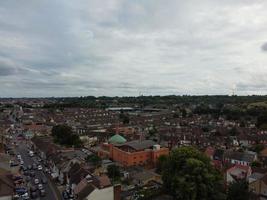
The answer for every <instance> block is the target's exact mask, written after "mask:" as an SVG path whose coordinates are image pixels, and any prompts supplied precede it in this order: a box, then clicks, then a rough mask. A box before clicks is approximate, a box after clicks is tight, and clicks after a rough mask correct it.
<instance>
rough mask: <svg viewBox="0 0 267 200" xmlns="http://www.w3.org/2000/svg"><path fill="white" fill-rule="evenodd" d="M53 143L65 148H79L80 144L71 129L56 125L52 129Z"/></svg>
mask: <svg viewBox="0 0 267 200" xmlns="http://www.w3.org/2000/svg"><path fill="white" fill-rule="evenodd" d="M52 136H53V138H54V141H55V142H56V143H58V144H61V145H65V146H74V147H80V146H81V145H82V142H81V140H80V138H79V136H78V135H75V134H73V132H72V128H71V127H69V126H67V125H56V126H54V127H53V128H52Z"/></svg>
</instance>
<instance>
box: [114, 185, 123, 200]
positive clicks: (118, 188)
mask: <svg viewBox="0 0 267 200" xmlns="http://www.w3.org/2000/svg"><path fill="white" fill-rule="evenodd" d="M113 187H114V188H113V193H114V195H113V196H114V200H121V185H120V184H117V185H114V186H113Z"/></svg>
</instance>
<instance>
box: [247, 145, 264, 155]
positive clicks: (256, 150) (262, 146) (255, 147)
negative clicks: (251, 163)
mask: <svg viewBox="0 0 267 200" xmlns="http://www.w3.org/2000/svg"><path fill="white" fill-rule="evenodd" d="M264 148H265V146H264V145H263V144H256V145H254V146H253V147H251V149H250V150H252V151H254V152H256V153H260V152H261V151H262V150H263V149H264Z"/></svg>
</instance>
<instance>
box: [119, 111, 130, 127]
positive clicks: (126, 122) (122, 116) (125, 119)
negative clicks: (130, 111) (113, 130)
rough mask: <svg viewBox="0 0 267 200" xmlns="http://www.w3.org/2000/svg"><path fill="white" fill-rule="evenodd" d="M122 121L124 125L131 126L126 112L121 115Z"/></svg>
mask: <svg viewBox="0 0 267 200" xmlns="http://www.w3.org/2000/svg"><path fill="white" fill-rule="evenodd" d="M119 118H120V120H121V121H122V123H123V124H129V123H130V118H129V116H128V115H127V114H125V113H124V112H121V113H120V115H119Z"/></svg>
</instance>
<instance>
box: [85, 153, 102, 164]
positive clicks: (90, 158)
mask: <svg viewBox="0 0 267 200" xmlns="http://www.w3.org/2000/svg"><path fill="white" fill-rule="evenodd" d="M86 161H87V162H90V163H92V164H93V165H94V166H96V167H99V166H100V165H101V158H100V157H99V156H98V155H95V154H92V155H88V156H87V157H86Z"/></svg>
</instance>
